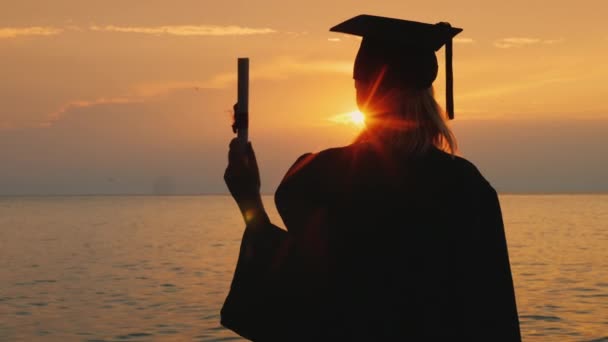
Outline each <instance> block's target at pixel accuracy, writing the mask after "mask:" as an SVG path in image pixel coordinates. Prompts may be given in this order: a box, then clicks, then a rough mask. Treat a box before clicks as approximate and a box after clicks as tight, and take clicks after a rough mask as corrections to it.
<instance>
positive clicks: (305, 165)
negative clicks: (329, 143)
mask: <svg viewBox="0 0 608 342" xmlns="http://www.w3.org/2000/svg"><path fill="white" fill-rule="evenodd" d="M352 154H353V147H352V145H348V146H341V147H331V148H328V149H324V150H321V151H319V152H308V153H304V154H302V155H301V156H300V157H298V158H297V159H296V161H295V162H294V163H293V165H292V166H291V167H290V168H289V170H288V171H287V174H286V177H290V176H293V175H295V174H299V173H303V172H304V173H308V172H313V171H315V170H318V171H328V170H327V168H331V167H335V166H336V165H337V164H339V162H340V161H341V160H344V158H348V157H349V156H350V155H352Z"/></svg>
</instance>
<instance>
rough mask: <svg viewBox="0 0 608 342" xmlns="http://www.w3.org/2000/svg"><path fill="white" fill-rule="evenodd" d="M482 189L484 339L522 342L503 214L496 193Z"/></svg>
mask: <svg viewBox="0 0 608 342" xmlns="http://www.w3.org/2000/svg"><path fill="white" fill-rule="evenodd" d="M486 185H487V186H484V187H483V190H482V196H481V203H480V204H479V205H480V215H479V218H480V222H479V226H478V227H479V234H480V236H479V238H480V240H479V248H480V250H479V252H480V253H479V256H478V262H480V263H481V264H480V265H479V266H480V267H479V269H478V271H479V273H478V274H477V277H478V281H479V283H478V288H477V289H478V290H479V291H480V293H478V294H477V298H478V299H479V303H478V304H479V306H478V308H479V309H480V311H481V312H478V313H477V315H478V317H480V319H481V322H480V325H481V330H482V331H481V332H482V334H483V335H485V336H482V339H483V340H486V341H504V342H507V341H508V342H514V341H521V335H520V330H519V319H518V315H517V305H516V301H515V291H514V287H513V278H512V275H511V267H510V265H509V254H508V250H507V241H506V236H505V230H504V225H503V220H502V213H501V209H500V204H499V201H498V196H497V194H496V191H495V190H494V189H493V188H492V187H491V186H490V185H489V184H486Z"/></svg>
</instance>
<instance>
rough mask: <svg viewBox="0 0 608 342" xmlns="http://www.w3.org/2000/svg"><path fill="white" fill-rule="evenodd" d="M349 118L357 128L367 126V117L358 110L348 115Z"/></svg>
mask: <svg viewBox="0 0 608 342" xmlns="http://www.w3.org/2000/svg"><path fill="white" fill-rule="evenodd" d="M348 118H349V120H350V122H351V123H352V124H354V125H356V126H363V125H365V115H364V114H363V113H361V112H360V111H358V110H356V111H354V112H350V113H348Z"/></svg>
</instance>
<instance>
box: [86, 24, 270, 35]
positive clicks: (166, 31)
mask: <svg viewBox="0 0 608 342" xmlns="http://www.w3.org/2000/svg"><path fill="white" fill-rule="evenodd" d="M89 29H90V30H92V31H101V32H120V33H140V34H151V35H156V36H159V35H172V36H249V35H257V34H270V33H275V32H276V31H275V30H273V29H271V28H251V27H242V26H236V25H230V26H217V25H175V26H114V25H108V26H97V25H93V26H90V27H89Z"/></svg>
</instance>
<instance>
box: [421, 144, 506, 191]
mask: <svg viewBox="0 0 608 342" xmlns="http://www.w3.org/2000/svg"><path fill="white" fill-rule="evenodd" d="M432 153H433V159H434V163H433V164H435V163H436V164H438V165H433V167H435V168H437V169H438V170H440V171H439V172H442V173H445V174H446V176H447V177H448V178H451V179H452V180H453V181H455V182H459V183H461V184H463V185H466V186H469V187H471V186H475V187H478V188H480V189H483V190H487V191H490V192H496V191H495V190H494V188H493V187H492V185H491V184H490V182H489V181H488V180H487V179H486V178H485V177H484V176H483V174H482V173H481V171H480V170H479V168H477V166H476V165H475V164H474V163H473V162H471V161H470V160H468V159H466V158H465V157H462V156H457V155H452V154H449V153H447V152H444V151H441V150H438V149H436V150H435V151H434V152H432Z"/></svg>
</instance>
